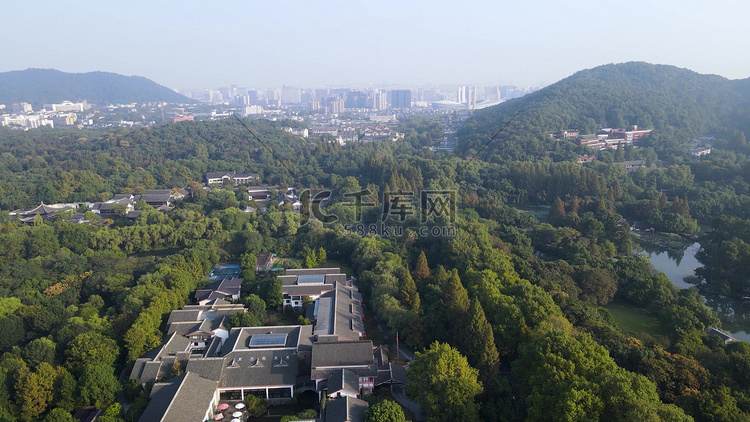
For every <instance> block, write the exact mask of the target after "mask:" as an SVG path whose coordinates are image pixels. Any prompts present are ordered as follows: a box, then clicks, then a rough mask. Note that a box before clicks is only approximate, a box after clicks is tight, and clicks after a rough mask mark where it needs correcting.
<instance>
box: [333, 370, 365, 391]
mask: <svg viewBox="0 0 750 422" xmlns="http://www.w3.org/2000/svg"><path fill="white" fill-rule="evenodd" d="M339 391H348V392H350V393H352V394H359V375H357V374H355V373H354V372H352V371H350V370H348V369H337V370H335V371H334V372H333V374H331V376H330V378H328V394H334V393H336V392H339Z"/></svg>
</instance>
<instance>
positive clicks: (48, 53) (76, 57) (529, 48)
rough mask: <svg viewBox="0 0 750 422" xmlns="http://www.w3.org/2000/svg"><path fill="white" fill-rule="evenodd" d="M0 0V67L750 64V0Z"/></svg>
mask: <svg viewBox="0 0 750 422" xmlns="http://www.w3.org/2000/svg"><path fill="white" fill-rule="evenodd" d="M114 3H115V2H113V1H101V0H98V1H75V0H73V1H54V2H53V1H44V2H42V1H23V0H22V1H13V2H10V1H7V2H4V4H3V6H2V13H0V28H2V29H3V33H4V35H5V36H4V37H3V38H4V42H3V49H2V50H1V52H0V71H7V70H18V69H26V68H29V67H36V68H55V69H59V70H63V71H67V72H88V71H93V70H103V71H110V72H117V73H122V74H126V75H141V76H145V77H148V78H150V79H153V80H155V81H156V82H159V83H161V84H163V85H166V86H169V87H172V88H193V87H194V88H199V87H208V86H211V87H219V86H225V85H228V84H230V83H236V84H239V85H243V86H249V87H256V88H265V87H275V86H281V85H282V84H285V85H293V86H299V87H318V86H324V85H330V86H345V85H358V86H365V85H367V84H375V85H382V84H391V85H402V86H404V87H408V86H417V85H424V84H475V85H489V84H516V85H547V84H550V83H553V82H555V81H557V80H560V79H562V78H564V77H566V76H568V75H570V74H572V73H574V72H576V71H578V70H581V69H585V68H591V67H595V66H598V65H601V64H606V63H619V62H625V61H632V60H642V61H647V62H651V63H663V64H672V65H676V66H680V67H686V68H689V69H692V70H695V71H697V72H700V73H715V74H719V75H722V76H726V77H728V78H731V79H737V78H747V77H749V76H750V54H748V50H747V42H748V40H750V25H748V24H747V17H748V16H750V1H747V0H721V1H705V0H700V1H698V0H679V1H677V0H648V1H644V0H626V1H623V0H619V1H609V0H581V1H579V0H572V1H542V0H517V1H514V2H507V1H502V0H501V1H489V0H488V1H468V0H463V1H457V0H451V1H420V2H407V1H391V0H377V1H372V0H371V1H355V0H345V1H326V0H316V1H290V0H286V1H284V0H277V1H259V0H245V1H216V2H208V1H205V0H203V1H192V0H182V1H162V0H151V1H140V0H130V1H121V2H117V5H115V4H114Z"/></svg>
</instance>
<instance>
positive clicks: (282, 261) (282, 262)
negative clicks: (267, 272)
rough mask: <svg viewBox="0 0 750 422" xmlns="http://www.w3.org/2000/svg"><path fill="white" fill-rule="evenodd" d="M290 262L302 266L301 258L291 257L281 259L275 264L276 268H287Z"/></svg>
mask: <svg viewBox="0 0 750 422" xmlns="http://www.w3.org/2000/svg"><path fill="white" fill-rule="evenodd" d="M288 262H297V263H299V264H300V266H302V259H301V258H291V257H284V258H279V259H277V260H276V261H275V262H274V263H273V267H274V268H286V263H288Z"/></svg>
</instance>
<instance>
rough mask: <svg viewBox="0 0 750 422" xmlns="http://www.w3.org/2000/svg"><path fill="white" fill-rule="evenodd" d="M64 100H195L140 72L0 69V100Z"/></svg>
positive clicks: (188, 101)
mask: <svg viewBox="0 0 750 422" xmlns="http://www.w3.org/2000/svg"><path fill="white" fill-rule="evenodd" d="M64 100H70V101H80V100H87V101H88V102H90V103H92V104H118V103H132V102H157V101H165V102H170V103H195V100H192V99H190V98H188V97H185V96H184V95H180V94H178V93H176V92H174V91H172V90H171V89H169V88H167V87H165V86H162V85H159V84H157V83H156V82H154V81H152V80H150V79H146V78H144V77H142V76H124V75H119V74H117V73H108V72H89V73H65V72H61V71H59V70H54V69H26V70H15V71H11V72H2V73H0V104H11V103H15V102H28V103H31V104H32V105H33V106H34V107H35V108H36V107H41V106H42V105H43V104H45V103H59V102H61V101H64Z"/></svg>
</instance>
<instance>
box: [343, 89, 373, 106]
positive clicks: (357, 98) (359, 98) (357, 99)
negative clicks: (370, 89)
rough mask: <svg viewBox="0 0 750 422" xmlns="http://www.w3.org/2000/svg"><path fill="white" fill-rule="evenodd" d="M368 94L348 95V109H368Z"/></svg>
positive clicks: (351, 93) (360, 92)
mask: <svg viewBox="0 0 750 422" xmlns="http://www.w3.org/2000/svg"><path fill="white" fill-rule="evenodd" d="M367 107H368V105H367V93H366V92H365V91H352V92H350V93H348V94H346V108H367Z"/></svg>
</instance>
